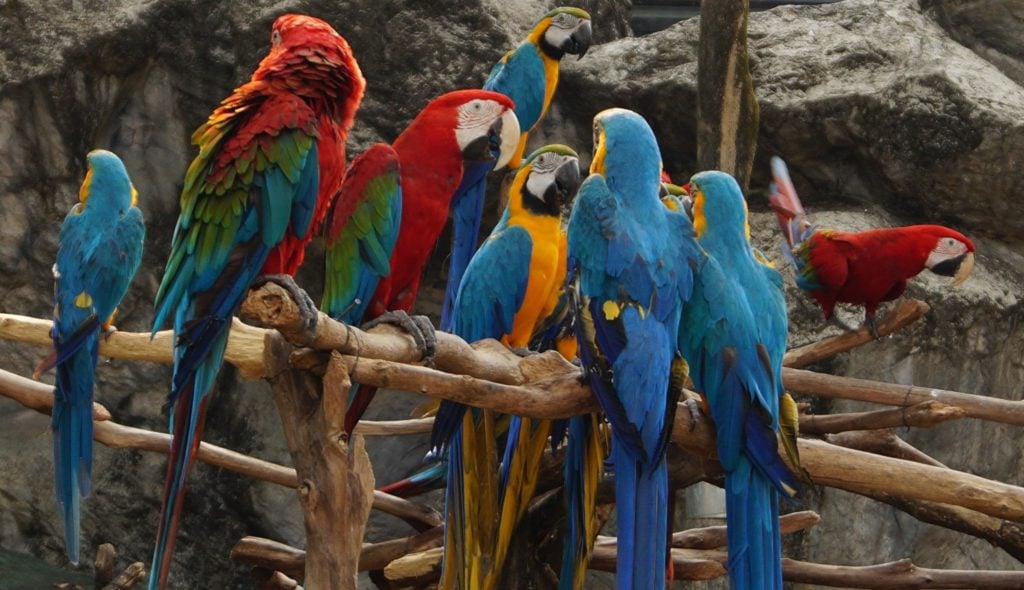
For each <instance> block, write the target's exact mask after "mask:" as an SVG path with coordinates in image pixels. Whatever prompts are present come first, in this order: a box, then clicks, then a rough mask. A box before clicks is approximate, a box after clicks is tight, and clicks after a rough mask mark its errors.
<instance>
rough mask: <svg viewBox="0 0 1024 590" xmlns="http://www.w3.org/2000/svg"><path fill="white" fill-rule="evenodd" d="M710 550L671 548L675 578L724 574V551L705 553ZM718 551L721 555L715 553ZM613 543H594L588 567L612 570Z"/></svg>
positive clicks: (710, 577) (705, 577)
mask: <svg viewBox="0 0 1024 590" xmlns="http://www.w3.org/2000/svg"><path fill="white" fill-rule="evenodd" d="M709 553H712V552H710V551H696V550H693V549H676V548H674V547H673V548H672V570H673V574H674V576H675V579H676V580H714V579H715V578H721V577H722V576H724V575H725V574H726V570H725V559H726V558H725V552H724V551H717V552H714V553H715V555H710V556H709V555H707V554H709ZM718 553H720V554H721V555H720V556H719V555H717V554H718ZM616 557H617V555H616V553H615V544H614V543H608V542H607V541H606V542H604V543H602V542H601V541H600V540H598V542H596V543H594V551H593V553H592V554H591V557H590V569H592V570H598V571H603V572H614V571H615V563H616Z"/></svg>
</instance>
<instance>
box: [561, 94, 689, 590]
mask: <svg viewBox="0 0 1024 590" xmlns="http://www.w3.org/2000/svg"><path fill="white" fill-rule="evenodd" d="M594 135H595V138H594V144H595V146H594V159H593V162H592V163H591V167H590V171H591V174H590V176H589V177H588V178H587V180H586V181H584V183H583V185H582V186H581V187H580V191H579V196H578V197H577V198H576V203H575V205H574V207H573V211H572V215H571V217H570V219H569V268H570V270H569V272H570V273H574V272H575V274H576V277H577V278H576V281H575V283H574V286H573V289H572V291H571V294H572V297H573V298H574V302H573V309H574V310H575V312H576V315H577V319H576V322H577V324H576V336H577V340H578V342H579V352H580V360H581V361H582V364H583V368H584V372H585V374H586V376H587V379H588V381H589V382H590V386H591V389H592V390H593V391H594V394H595V395H596V396H597V398H598V401H600V403H601V407H602V408H603V409H604V412H605V414H606V415H607V417H608V420H609V421H610V422H611V427H612V441H613V442H612V458H613V461H614V464H615V501H616V514H617V518H618V562H617V565H616V584H617V587H618V588H619V589H620V590H628V589H637V590H639V589H643V590H650V589H652V588H662V587H664V585H665V542H666V539H667V536H668V473H667V467H666V463H665V448H666V445H667V443H668V436H669V434H670V432H671V428H672V420H673V415H674V412H675V408H676V401H677V399H678V397H679V394H680V393H681V391H682V384H681V383H680V379H679V375H681V374H682V373H683V371H685V369H684V363H683V361H682V358H681V357H680V356H679V351H678V343H677V334H678V331H679V322H680V315H681V314H682V313H683V308H684V305H685V304H686V301H687V300H688V299H689V298H690V294H691V291H692V289H693V281H694V275H693V270H692V269H693V266H694V265H695V264H696V261H697V259H698V257H699V255H700V251H699V248H698V246H697V244H696V241H695V240H694V231H693V228H692V226H691V225H690V222H689V219H687V217H686V216H685V214H683V213H681V212H678V211H672V210H670V209H668V208H666V207H664V206H663V205H662V203H661V201H660V199H659V187H660V173H661V157H660V155H659V151H658V144H657V141H656V140H655V138H654V133H653V132H652V131H651V128H650V126H649V125H648V124H647V122H646V121H645V120H644V119H643V117H641V116H640V115H638V114H636V113H634V112H632V111H627V110H624V109H609V110H606V111H603V112H601V113H598V115H597V116H596V117H594Z"/></svg>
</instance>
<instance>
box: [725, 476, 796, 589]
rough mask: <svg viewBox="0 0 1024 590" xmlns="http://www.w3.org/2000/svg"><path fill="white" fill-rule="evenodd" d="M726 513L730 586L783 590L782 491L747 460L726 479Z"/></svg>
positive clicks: (735, 587) (734, 587)
mask: <svg viewBox="0 0 1024 590" xmlns="http://www.w3.org/2000/svg"><path fill="white" fill-rule="evenodd" d="M725 509H726V517H727V519H728V527H727V531H728V532H727V535H728V543H729V578H730V586H731V587H732V588H733V589H734V590H776V589H778V590H781V589H782V562H781V559H782V540H781V538H780V535H779V501H778V491H777V490H776V487H775V485H774V484H773V483H772V482H771V481H770V480H769V479H768V478H766V477H765V476H764V474H762V473H761V472H760V471H759V470H758V469H756V468H755V467H754V465H753V464H752V463H751V462H750V460H748V459H747V458H746V457H741V458H740V460H739V462H738V465H737V468H736V469H735V470H734V471H732V472H730V473H728V474H726V476H725Z"/></svg>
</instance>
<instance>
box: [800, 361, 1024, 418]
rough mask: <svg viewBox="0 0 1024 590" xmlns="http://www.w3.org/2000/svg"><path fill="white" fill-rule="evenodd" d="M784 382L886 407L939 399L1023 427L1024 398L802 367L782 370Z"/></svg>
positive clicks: (976, 415)
mask: <svg viewBox="0 0 1024 590" xmlns="http://www.w3.org/2000/svg"><path fill="white" fill-rule="evenodd" d="M782 382H783V384H784V385H785V386H786V389H788V390H789V391H791V392H793V393H802V394H806V395H816V396H820V397H834V398H842V399H852V400H858V401H864V402H871V403H875V404H883V405H887V406H913V405H916V404H920V403H924V402H926V401H938V402H942V403H944V404H946V405H950V406H956V407H959V408H962V409H963V410H964V412H966V415H967V417H969V418H979V419H981V420H990V421H992V422H1000V423H1002V424H1014V425H1017V426H1024V401H1014V400H1008V399H1001V398H997V397H988V396H983V395H974V394H970V393H961V392H959V391H949V390H945V389H935V388H931V387H918V386H916V385H896V384H894V383H884V382H881V381H871V380H868V379H855V378H853V377H836V376H834V375H826V374H823V373H815V372H813V371H805V370H803V369H790V368H785V367H784V368H783V369H782Z"/></svg>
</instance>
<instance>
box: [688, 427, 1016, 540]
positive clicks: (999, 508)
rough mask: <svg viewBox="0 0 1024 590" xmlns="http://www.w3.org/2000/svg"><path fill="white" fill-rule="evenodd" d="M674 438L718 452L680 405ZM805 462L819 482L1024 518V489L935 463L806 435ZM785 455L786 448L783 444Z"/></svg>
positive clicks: (706, 430)
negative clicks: (809, 437) (881, 453)
mask: <svg viewBox="0 0 1024 590" xmlns="http://www.w3.org/2000/svg"><path fill="white" fill-rule="evenodd" d="M672 440H673V442H675V443H676V444H678V445H679V446H680V447H682V448H683V450H685V451H687V452H690V453H694V454H696V455H698V456H703V457H714V456H715V438H714V429H713V426H712V425H711V422H710V420H708V419H707V418H706V417H703V416H702V417H701V419H699V420H697V421H696V422H695V423H694V428H693V430H692V431H691V430H690V413H689V411H688V410H687V409H685V408H679V411H678V412H677V413H676V423H675V427H674V430H673V432H672ZM798 445H799V447H800V461H801V464H802V466H803V468H804V469H806V470H807V472H808V473H809V474H810V476H811V478H812V480H813V481H814V483H816V484H819V485H826V486H829V487H834V488H838V489H841V490H846V491H849V492H854V493H857V494H862V495H867V496H870V494H871V493H873V492H885V493H889V494H893V495H896V496H901V497H905V498H912V499H917V500H927V501H930V502H938V503H942V504H956V505H959V506H963V507H965V508H969V509H971V510H976V511H978V512H982V513H984V514H988V515H989V516H994V517H998V518H1005V519H1009V520H1024V488H1020V487H1017V486H1012V485H1009V484H1005V483H1002V482H999V481H993V480H989V479H985V478H983V477H978V476H976V475H971V474H969V473H963V472H960V471H954V470H952V469H944V468H940V467H934V466H931V465H922V464H919V463H913V462H910V461H904V460H900V459H892V458H889V457H883V456H881V455H873V454H870V453H865V452H862V451H856V450H853V449H847V448H844V447H839V446H836V445H833V444H829V443H827V442H824V441H819V440H811V439H800V440H799V441H798ZM779 454H780V455H783V457H784V456H785V453H784V452H783V451H782V449H780V451H779Z"/></svg>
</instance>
